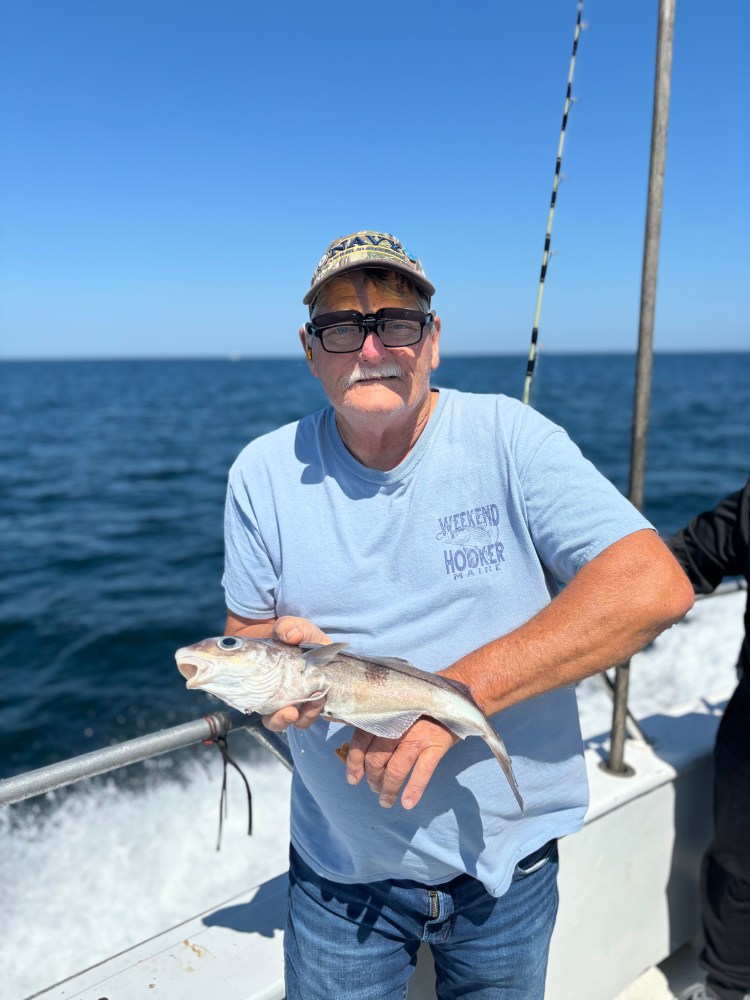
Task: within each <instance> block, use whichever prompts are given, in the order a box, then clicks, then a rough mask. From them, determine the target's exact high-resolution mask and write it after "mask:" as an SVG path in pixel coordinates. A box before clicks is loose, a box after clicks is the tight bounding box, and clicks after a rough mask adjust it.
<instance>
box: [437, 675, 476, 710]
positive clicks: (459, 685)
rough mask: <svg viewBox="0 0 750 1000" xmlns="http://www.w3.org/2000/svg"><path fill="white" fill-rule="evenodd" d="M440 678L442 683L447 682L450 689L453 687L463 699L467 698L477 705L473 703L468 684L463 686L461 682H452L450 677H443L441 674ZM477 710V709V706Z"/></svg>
mask: <svg viewBox="0 0 750 1000" xmlns="http://www.w3.org/2000/svg"><path fill="white" fill-rule="evenodd" d="M440 676H441V677H442V678H443V680H444V681H447V682H448V683H449V684H450V686H451V687H454V688H455V689H456V691H459V692H460V693H461V694H462V695H463V696H464V697H465V698H468V699H469V701H471V702H472V704H474V705H476V704H477V703H476V701H474V695H473V694H472V693H471V688H470V687H469V685H468V684H464V683H463V682H462V681H454V680H453V678H452V677H445V676H443V675H442V674H441V675H440ZM477 708H479V706H478V705H477Z"/></svg>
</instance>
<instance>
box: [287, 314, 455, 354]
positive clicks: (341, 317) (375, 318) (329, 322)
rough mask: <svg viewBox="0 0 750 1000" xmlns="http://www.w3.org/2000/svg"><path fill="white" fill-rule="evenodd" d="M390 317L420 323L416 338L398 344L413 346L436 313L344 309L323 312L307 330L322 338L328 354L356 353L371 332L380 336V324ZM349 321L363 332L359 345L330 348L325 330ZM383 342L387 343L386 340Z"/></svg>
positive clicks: (306, 326)
mask: <svg viewBox="0 0 750 1000" xmlns="http://www.w3.org/2000/svg"><path fill="white" fill-rule="evenodd" d="M389 319H404V320H411V321H412V322H417V323H419V336H418V337H417V338H416V339H415V340H411V341H409V343H408V344H398V347H413V346H414V345H415V344H418V343H419V342H420V340H421V339H422V337H423V336H424V328H425V326H427V325H428V324H431V323H432V322H433V320H434V319H435V314H434V313H432V312H426V313H425V312H421V311H420V310H419V309H397V308H390V307H388V308H385V309H378V311H377V312H374V313H367V314H363V313H361V312H358V311H357V310H356V309H343V310H340V311H339V312H332V313H321V315H320V316H317V317H316V322H313V321H312V320H311V321H310V322H309V323H305V330H306V331H307V334H308V336H310V337H317V338H318V339H319V340H320V345H321V347H322V348H323V350H324V351H326V353H328V354H354V353H355V352H356V351H361V350H362V345H363V344H364V342H365V340H366V338H367V335H368V334H369V333H377V334H378V336H380V333H379V332H378V326H379V324H380V323H383V322H384V321H385V320H389ZM321 321H322V322H321ZM349 323H351V324H352V325H354V326H357V327H359V332H360V333H361V334H362V340H361V341H360V343H359V346H358V347H352V348H350V349H349V350H348V351H331V350H329V349H328V348H327V347H326V345H325V343H324V342H323V334H324V333H325V331H326V330H329V329H330V328H331V327H333V326H341V325H346V324H349ZM381 339H382V338H381ZM383 343H384V344H385V341H383ZM385 346H386V347H388V346H389V345H388V344H385ZM389 349H391V348H389Z"/></svg>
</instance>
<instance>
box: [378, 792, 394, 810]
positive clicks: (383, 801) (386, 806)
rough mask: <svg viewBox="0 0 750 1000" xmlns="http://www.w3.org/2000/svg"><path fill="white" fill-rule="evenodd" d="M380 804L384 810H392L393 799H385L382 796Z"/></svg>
mask: <svg viewBox="0 0 750 1000" xmlns="http://www.w3.org/2000/svg"><path fill="white" fill-rule="evenodd" d="M380 804H381V806H382V807H383V809H390V808H391V806H392V805H393V799H384V798H383V796H382V795H381V797H380Z"/></svg>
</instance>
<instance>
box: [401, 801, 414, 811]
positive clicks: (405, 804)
mask: <svg viewBox="0 0 750 1000" xmlns="http://www.w3.org/2000/svg"><path fill="white" fill-rule="evenodd" d="M401 805H402V806H403V807H404V809H411V808H412V806H413V805H414V799H401Z"/></svg>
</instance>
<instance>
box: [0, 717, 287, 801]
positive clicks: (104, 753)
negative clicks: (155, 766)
mask: <svg viewBox="0 0 750 1000" xmlns="http://www.w3.org/2000/svg"><path fill="white" fill-rule="evenodd" d="M237 728H242V729H246V730H247V731H248V732H249V733H250V735H251V736H253V737H254V738H255V739H256V740H258V741H259V742H260V743H262V744H263V746H265V747H266V749H268V750H271V752H272V753H273V754H275V756H276V757H278V758H279V760H281V761H282V763H284V764H285V765H286V766H287V767H288V768H290V769H291V768H292V766H293V764H292V759H291V754H290V751H289V747H288V746H287V745H286V742H285V741H284V740H283V739H280V738H279V737H278V736H276V734H275V733H266V732H265V731H264V730H262V727H261V723H260V722H259V721H258V716H250V717H248V716H246V715H243V714H242V713H241V712H212V713H210V714H209V715H206V716H204V717H203V718H202V719H196V720H195V721H194V722H186V723H184V724H183V725H181V726H173V727H172V728H171V729H162V730H160V731H159V732H156V733H149V734H148V735H147V736H139V737H137V738H136V739H134V740H126V741H125V742H123V743H118V744H117V745H116V746H113V747H105V748H103V749H101V750H93V751H92V752H91V753H84V754H81V755H80V756H79V757H72V758H71V759H70V760H62V761H59V762H58V763H57V764H50V765H49V766H48V767H40V768H38V769H37V770H35V771H28V772H27V773H26V774H19V775H17V776H16V777H13V778H6V779H5V780H4V781H0V806H5V805H10V804H11V803H13V802H21V801H22V800H23V799H30V798H32V797H33V796H34V795H42V794H43V793H44V792H51V791H53V790H54V789H55V788H61V787H62V786H63V785H72V784H74V783H75V782H76V781H81V780H82V779H83V778H93V777H94V776H95V775H97V774H106V773H107V772H108V771H114V770H116V769H117V768H120V767H125V766H126V765H127V764H136V763H138V762H139V761H142V760H146V759H148V758H149V757H158V756H159V755H161V754H164V753H169V752H170V751H172V750H180V749H182V748H183V747H188V746H191V745H192V744H194V743H202V742H203V741H208V740H213V739H215V737H217V736H226V734H227V733H228V732H230V730H232V729H237Z"/></svg>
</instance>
